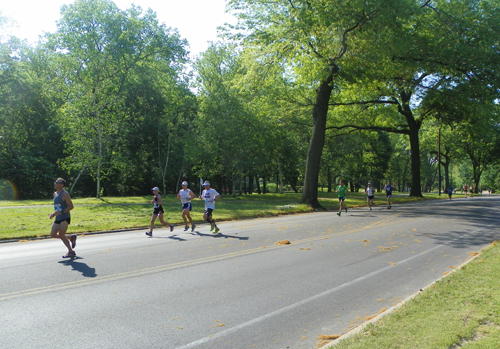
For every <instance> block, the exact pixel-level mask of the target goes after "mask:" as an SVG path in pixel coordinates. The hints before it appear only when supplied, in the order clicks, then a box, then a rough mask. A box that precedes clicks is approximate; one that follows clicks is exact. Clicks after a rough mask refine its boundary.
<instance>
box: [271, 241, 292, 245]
mask: <svg viewBox="0 0 500 349" xmlns="http://www.w3.org/2000/svg"><path fill="white" fill-rule="evenodd" d="M274 244H275V245H291V242H290V241H289V240H281V241H278V242H275V243H274Z"/></svg>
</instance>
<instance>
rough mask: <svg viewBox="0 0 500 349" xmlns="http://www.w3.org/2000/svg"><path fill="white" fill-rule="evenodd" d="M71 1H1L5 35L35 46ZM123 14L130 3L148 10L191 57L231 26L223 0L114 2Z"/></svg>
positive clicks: (204, 48) (230, 19)
mask: <svg viewBox="0 0 500 349" xmlns="http://www.w3.org/2000/svg"><path fill="white" fill-rule="evenodd" d="M73 2H74V0H1V1H0V12H1V14H2V16H3V17H9V18H10V19H12V20H14V21H15V22H16V23H17V27H14V28H10V29H9V32H8V33H9V34H11V35H14V36H16V37H18V38H20V39H27V40H28V41H29V42H31V43H36V42H37V40H38V36H39V35H43V33H44V32H49V33H53V32H55V31H56V29H57V26H56V21H57V20H59V19H60V8H61V6H62V5H64V4H67V5H69V4H72V3H73ZM114 3H115V4H116V5H117V6H118V7H119V8H120V9H121V10H125V9H127V8H130V7H131V4H132V3H134V4H135V5H137V6H140V7H142V9H143V10H146V9H148V8H151V9H152V10H153V11H154V12H156V16H157V18H158V21H159V22H160V23H165V24H166V26H167V27H171V28H176V29H177V30H178V31H179V34H180V36H181V37H182V38H184V39H187V41H188V43H189V46H190V50H189V51H190V52H191V57H193V58H194V56H195V55H197V54H199V53H200V52H203V51H205V50H206V49H207V48H208V41H217V40H218V38H217V26H221V25H223V24H224V23H225V22H229V23H235V22H236V20H235V19H234V17H232V16H231V15H229V14H227V13H225V6H226V0H114Z"/></svg>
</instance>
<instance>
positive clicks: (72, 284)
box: [0, 197, 500, 349]
mask: <svg viewBox="0 0 500 349" xmlns="http://www.w3.org/2000/svg"><path fill="white" fill-rule="evenodd" d="M499 204H500V198H498V197H478V198H473V199H462V198H460V199H454V200H453V201H451V202H450V201H447V200H439V201H426V202H419V203H412V204H406V205H401V206H393V209H392V210H387V209H386V208H385V207H383V206H377V207H376V208H375V209H374V210H373V211H368V210H367V209H366V208H361V209H356V210H351V211H349V212H348V213H347V214H345V213H343V214H342V216H341V217H337V215H336V214H335V212H321V213H312V214H301V215H289V216H282V217H273V218H262V219H253V220H245V221H236V222H224V223H221V224H220V228H221V232H222V233H223V234H222V235H217V236H214V235H212V234H210V232H209V229H208V227H207V226H200V227H199V229H196V232H195V233H190V232H183V231H179V230H176V231H174V233H170V232H168V231H167V230H165V229H158V230H155V236H154V237H153V238H147V237H146V236H145V235H144V231H134V232H124V233H115V234H101V235H89V236H80V237H79V238H78V244H77V248H76V250H77V253H78V256H79V257H78V259H76V260H74V261H67V260H62V259H61V258H60V256H61V255H62V254H63V253H64V252H65V251H64V249H63V246H62V243H61V242H60V241H58V240H41V241H28V242H18V243H4V244H0V347H2V348H67V347H75V346H76V347H78V348H214V349H215V348H217V349H221V348H259V349H262V348H270V349H274V348H316V346H317V344H318V343H320V342H321V340H320V339H318V337H319V336H321V335H333V334H343V333H346V332H347V331H349V330H350V329H352V328H354V327H356V326H357V325H359V324H361V323H363V322H364V321H366V320H367V319H369V318H370V317H372V316H374V315H376V314H379V313H380V312H383V311H384V310H385V309H388V308H390V307H391V306H394V305H396V304H398V303H399V302H401V301H402V300H404V299H405V298H407V297H409V296H410V295H412V294H413V293H415V292H418V290H419V289H421V288H423V287H425V286H427V285H429V284H430V283H431V282H433V281H435V280H437V279H439V278H440V277H442V276H443V275H444V274H445V273H447V272H449V271H452V270H453V269H454V268H456V267H457V266H459V265H460V264H462V263H464V262H466V261H467V260H468V259H470V258H471V257H472V255H473V253H474V252H478V251H480V250H481V248H483V247H484V246H486V245H487V244H489V243H491V242H492V241H494V240H497V239H498V238H499V237H500V230H499V226H500V225H499V218H498V217H500V215H499V213H500V212H499V211H500V209H499V207H500V205H499ZM215 216H216V212H215ZM284 240H289V241H290V242H291V244H290V245H280V244H276V243H277V242H280V241H284Z"/></svg>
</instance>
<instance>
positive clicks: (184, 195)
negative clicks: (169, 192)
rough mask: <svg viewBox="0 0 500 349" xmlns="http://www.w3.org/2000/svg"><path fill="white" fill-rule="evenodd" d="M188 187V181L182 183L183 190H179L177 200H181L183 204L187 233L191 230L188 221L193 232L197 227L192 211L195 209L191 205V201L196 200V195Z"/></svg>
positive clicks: (183, 217) (183, 216)
mask: <svg viewBox="0 0 500 349" xmlns="http://www.w3.org/2000/svg"><path fill="white" fill-rule="evenodd" d="M187 186H188V182H186V181H184V182H182V189H181V190H179V193H178V194H177V199H179V200H181V203H182V219H183V220H184V225H185V227H184V231H187V230H188V229H189V226H188V220H189V223H191V231H194V228H196V225H194V223H193V219H192V218H191V213H190V211H191V210H192V208H193V206H192V205H191V199H194V197H195V195H194V193H193V191H192V190H191V189H188V187H187Z"/></svg>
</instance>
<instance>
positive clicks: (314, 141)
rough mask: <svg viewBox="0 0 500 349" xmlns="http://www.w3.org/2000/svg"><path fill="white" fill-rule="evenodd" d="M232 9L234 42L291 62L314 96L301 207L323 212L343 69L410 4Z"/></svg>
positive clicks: (256, 4)
mask: <svg viewBox="0 0 500 349" xmlns="http://www.w3.org/2000/svg"><path fill="white" fill-rule="evenodd" d="M228 6H229V8H230V9H232V10H234V11H235V12H237V16H238V18H239V23H238V26H237V28H238V29H241V30H242V31H241V32H240V33H239V35H237V36H234V38H235V39H237V40H242V42H243V45H244V46H245V47H247V48H253V49H255V50H258V51H260V52H261V53H262V55H263V56H270V57H273V58H272V59H271V60H272V61H274V62H278V63H279V64H281V62H286V63H287V66H288V73H289V74H292V75H293V76H294V79H295V80H296V81H298V82H299V83H300V84H301V85H302V87H303V88H307V89H309V90H310V91H311V92H312V93H313V94H314V98H313V100H314V102H313V103H312V104H311V105H310V107H311V109H312V135H311V139H310V143H309V150H308V153H307V161H306V169H305V179H304V191H303V196H302V202H303V203H306V204H308V205H310V206H312V207H315V208H321V205H320V204H319V202H318V200H317V195H318V192H317V191H318V175H319V170H320V160H321V154H322V151H323V146H324V142H325V130H326V122H327V116H328V111H329V106H330V98H331V97H332V91H333V90H334V88H335V86H337V85H338V84H337V81H338V80H341V79H342V78H345V76H344V75H343V65H344V64H348V60H349V59H351V58H352V57H353V55H362V54H363V52H364V51H365V50H368V49H369V47H370V43H369V39H370V35H367V34H368V33H369V32H370V28H372V30H377V31H378V30H383V28H384V27H385V26H387V25H390V24H391V23H394V22H397V16H399V15H402V13H404V11H406V9H407V4H406V3H402V2H401V1H398V2H396V3H393V2H392V1H383V2H364V3H360V2H356V1H347V2H346V1H340V0H338V1H337V0H335V1H324V0H310V1H288V2H284V1H278V0H275V1H264V0H258V1H239V0H232V1H230V2H229V4H228ZM394 9H396V10H394ZM382 23H383V25H382ZM346 62H347V63H346ZM313 91H314V92H313Z"/></svg>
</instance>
